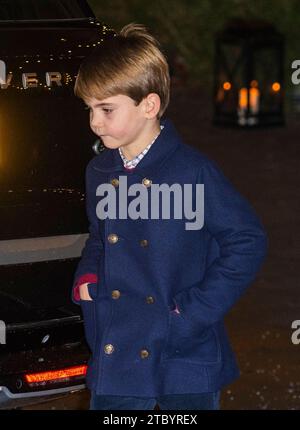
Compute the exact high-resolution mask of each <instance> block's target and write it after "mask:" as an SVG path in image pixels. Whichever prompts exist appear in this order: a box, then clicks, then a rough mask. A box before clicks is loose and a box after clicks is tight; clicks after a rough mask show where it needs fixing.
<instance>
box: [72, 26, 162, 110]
mask: <svg viewBox="0 0 300 430" xmlns="http://www.w3.org/2000/svg"><path fill="white" fill-rule="evenodd" d="M74 93H75V95H76V96H77V97H80V98H82V99H83V100H87V99H89V98H92V97H95V98H97V99H99V100H103V99H105V98H107V97H112V96H115V95H118V94H123V95H126V96H128V97H131V98H132V99H133V100H134V101H135V102H136V105H138V104H139V103H140V102H141V101H142V100H143V99H144V98H145V97H146V96H147V95H148V94H150V93H156V94H158V95H159V97H160V101H161V106H160V110H159V112H158V115H157V118H158V119H159V118H161V116H162V115H163V113H164V112H165V110H166V108H167V106H168V104H169V98H170V75H169V67H168V63H167V60H166V58H165V56H164V55H163V53H162V52H161V50H160V45H159V42H158V41H157V40H156V39H155V38H154V37H153V36H152V35H151V34H149V33H148V31H147V29H146V28H145V26H143V25H141V24H134V23H131V24H128V25H126V26H125V27H123V28H122V30H121V31H120V32H119V33H118V34H116V35H114V36H113V37H111V38H109V39H106V40H104V42H102V44H101V45H99V46H98V47H96V48H95V50H94V51H93V52H92V53H91V54H90V55H89V56H88V57H86V59H85V60H84V61H83V62H82V63H81V65H80V68H79V72H78V76H77V79H76V82H75V87H74Z"/></svg>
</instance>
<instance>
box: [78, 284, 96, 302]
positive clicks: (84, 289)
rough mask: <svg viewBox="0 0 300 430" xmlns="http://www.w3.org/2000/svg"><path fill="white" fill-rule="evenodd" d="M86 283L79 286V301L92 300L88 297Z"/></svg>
mask: <svg viewBox="0 0 300 430" xmlns="http://www.w3.org/2000/svg"><path fill="white" fill-rule="evenodd" d="M87 286H88V282H87V283H86V284H81V285H80V286H79V294H80V300H90V301H91V300H93V299H92V298H91V296H90V295H89V290H88V287H87Z"/></svg>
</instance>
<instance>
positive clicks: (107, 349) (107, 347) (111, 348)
mask: <svg viewBox="0 0 300 430" xmlns="http://www.w3.org/2000/svg"><path fill="white" fill-rule="evenodd" d="M114 350H115V348H114V346H113V345H111V344H110V343H109V344H108V345H105V347H104V352H105V354H112V353H113V352H114Z"/></svg>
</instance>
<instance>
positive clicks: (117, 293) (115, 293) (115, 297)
mask: <svg viewBox="0 0 300 430" xmlns="http://www.w3.org/2000/svg"><path fill="white" fill-rule="evenodd" d="M111 296H112V298H113V299H115V300H117V299H119V298H120V296H121V293H120V291H119V290H114V291H112V293H111Z"/></svg>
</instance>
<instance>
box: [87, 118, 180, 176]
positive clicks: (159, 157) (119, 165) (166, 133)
mask: <svg viewBox="0 0 300 430" xmlns="http://www.w3.org/2000/svg"><path fill="white" fill-rule="evenodd" d="M161 124H162V125H163V126H164V128H163V130H162V131H161V132H160V134H159V136H158V137H157V139H156V140H155V142H154V143H153V145H152V146H151V147H150V149H149V151H148V152H147V154H146V155H145V157H144V158H143V159H142V160H141V161H140V162H139V163H138V165H137V166H136V167H135V168H134V169H132V171H128V170H125V169H124V165H123V161H122V158H121V156H120V154H119V150H118V149H105V151H104V152H103V153H102V154H100V155H99V156H97V157H96V161H95V164H94V166H93V167H94V169H96V170H99V171H100V172H106V173H114V172H120V173H123V174H128V175H131V174H137V175H139V176H141V177H148V176H149V177H151V176H154V174H155V172H156V171H159V169H160V168H161V166H162V164H164V162H165V161H167V159H168V158H169V157H170V155H171V154H172V153H173V152H174V151H175V150H176V149H177V148H178V146H179V144H180V136H179V135H178V133H177V131H176V129H175V127H174V125H173V123H172V122H171V121H170V120H169V119H163V120H161Z"/></svg>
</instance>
